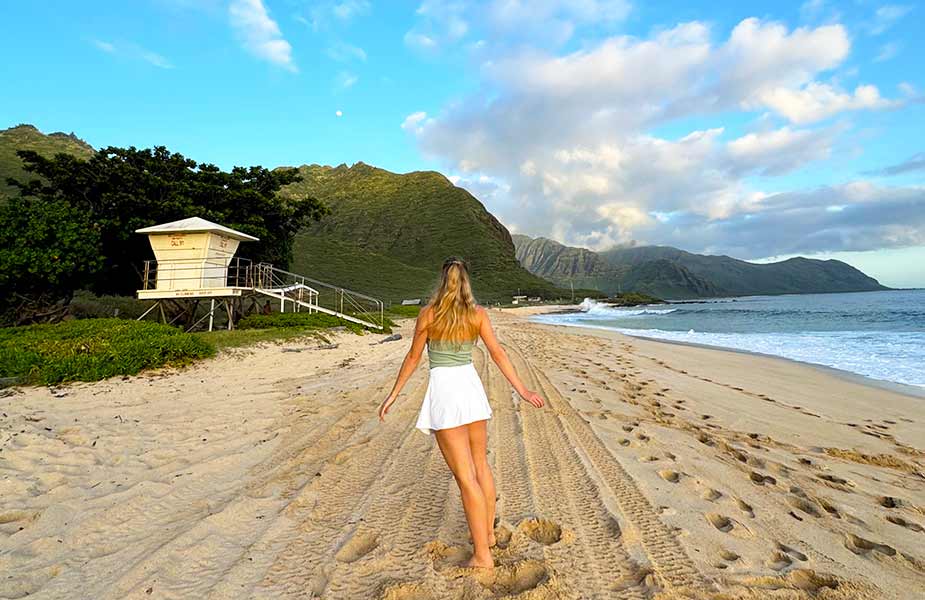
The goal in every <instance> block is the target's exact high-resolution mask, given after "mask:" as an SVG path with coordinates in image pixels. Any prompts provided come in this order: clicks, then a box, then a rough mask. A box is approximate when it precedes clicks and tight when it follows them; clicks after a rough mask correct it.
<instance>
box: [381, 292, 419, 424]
mask: <svg viewBox="0 0 925 600" xmlns="http://www.w3.org/2000/svg"><path fill="white" fill-rule="evenodd" d="M429 325H430V308H429V307H424V308H423V309H422V310H421V313H420V314H419V315H418V320H417V322H416V323H415V325H414V339H413V340H412V341H411V348H410V349H409V350H408V354H406V355H405V360H404V361H402V363H401V369H399V370H398V378H396V380H395V385H393V386H392V391H391V392H389V395H388V397H386V399H385V400H383V402H382V404H381V405H380V406H379V420H380V421H382V420H385V415H386V413H388V412H389V408H390V407H391V406H392V404H394V402H395V400H396V399H397V398H398V394H399V393H401V389H402V388H403V387H405V384H406V383H407V382H408V379H410V378H411V374H412V373H414V370H415V369H416V368H417V366H418V363H419V362H420V361H421V355H422V354H423V353H424V345H425V344H427V327H428V326H429Z"/></svg>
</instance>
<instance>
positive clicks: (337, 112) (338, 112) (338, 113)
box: [334, 110, 344, 117]
mask: <svg viewBox="0 0 925 600" xmlns="http://www.w3.org/2000/svg"><path fill="white" fill-rule="evenodd" d="M334 115H335V116H337V117H342V116H344V113H343V111H340V110H338V111H335V112H334Z"/></svg>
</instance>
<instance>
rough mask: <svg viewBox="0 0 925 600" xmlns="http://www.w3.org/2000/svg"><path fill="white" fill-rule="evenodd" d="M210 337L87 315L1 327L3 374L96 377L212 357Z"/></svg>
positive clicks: (42, 378) (35, 379)
mask: <svg viewBox="0 0 925 600" xmlns="http://www.w3.org/2000/svg"><path fill="white" fill-rule="evenodd" d="M214 352H215V349H214V348H213V346H212V345H210V344H209V343H207V342H206V341H204V340H202V339H200V338H197V337H195V336H193V335H190V334H186V333H183V332H182V331H181V330H180V329H177V328H175V327H170V326H167V325H160V324H158V323H150V322H145V321H130V320H125V319H84V320H73V321H66V322H63V323H58V324H54V325H29V326H25V327H8V328H2V329H0V378H12V379H14V380H17V381H19V382H21V383H27V384H46V385H47V384H55V383H60V382H64V381H96V380H99V379H105V378H107V377H113V376H116V375H134V374H136V373H138V372H139V371H141V370H142V369H150V368H155V367H163V366H178V365H184V364H187V363H189V362H191V361H193V360H196V359H200V358H204V357H207V356H211V355H212V354H214Z"/></svg>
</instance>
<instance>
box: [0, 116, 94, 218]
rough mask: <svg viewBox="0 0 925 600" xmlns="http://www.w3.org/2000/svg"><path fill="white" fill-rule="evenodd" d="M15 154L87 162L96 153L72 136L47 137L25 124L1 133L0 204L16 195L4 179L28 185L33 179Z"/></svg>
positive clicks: (70, 134)
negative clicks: (65, 156)
mask: <svg viewBox="0 0 925 600" xmlns="http://www.w3.org/2000/svg"><path fill="white" fill-rule="evenodd" d="M17 150H33V151H35V152H37V153H39V154H41V155H42V156H45V157H47V158H51V157H52V156H54V155H55V154H59V153H64V154H71V155H73V156H77V157H79V158H89V157H91V156H93V153H94V152H96V150H94V149H93V146H91V145H90V144H88V143H87V142H85V141H83V140H82V139H80V138H78V137H77V136H76V135H74V134H73V133H62V132H55V133H49V134H47V135H46V134H44V133H42V132H41V131H39V130H38V129H37V128H36V127H35V126H33V125H28V124H21V125H16V126H15V127H10V128H9V129H4V130H0V202H3V201H5V200H6V199H7V198H9V197H11V196H13V195H15V194H16V188H14V187H13V186H11V185H8V184H7V182H6V180H7V178H9V177H12V178H14V179H17V180H19V181H28V180H29V179H31V178H33V177H34V176H33V175H32V174H30V173H27V172H26V171H25V170H23V168H22V161H21V160H20V158H19V156H17V155H16V151H17Z"/></svg>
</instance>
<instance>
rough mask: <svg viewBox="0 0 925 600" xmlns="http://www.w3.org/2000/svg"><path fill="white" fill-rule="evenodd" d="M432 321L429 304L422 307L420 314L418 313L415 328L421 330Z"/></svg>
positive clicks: (432, 316)
mask: <svg viewBox="0 0 925 600" xmlns="http://www.w3.org/2000/svg"><path fill="white" fill-rule="evenodd" d="M433 319H434V311H433V307H431V305H430V304H428V305H426V306H425V307H423V308H422V309H421V310H420V312H418V320H417V328H418V329H422V328H426V327H427V326H428V325H430V322H431V321H433Z"/></svg>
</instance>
